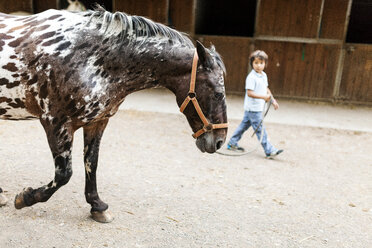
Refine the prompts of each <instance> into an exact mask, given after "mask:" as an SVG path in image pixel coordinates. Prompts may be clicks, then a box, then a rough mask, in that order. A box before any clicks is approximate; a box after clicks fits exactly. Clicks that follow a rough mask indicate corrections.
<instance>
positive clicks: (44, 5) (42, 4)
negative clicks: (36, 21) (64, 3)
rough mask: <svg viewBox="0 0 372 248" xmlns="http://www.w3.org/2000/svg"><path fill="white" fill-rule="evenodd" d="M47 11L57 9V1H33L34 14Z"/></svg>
mask: <svg viewBox="0 0 372 248" xmlns="http://www.w3.org/2000/svg"><path fill="white" fill-rule="evenodd" d="M48 9H58V5H57V0H34V11H35V13H40V12H43V11H45V10H48Z"/></svg>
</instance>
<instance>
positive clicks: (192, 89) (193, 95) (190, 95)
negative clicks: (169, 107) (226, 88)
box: [180, 50, 229, 139]
mask: <svg viewBox="0 0 372 248" xmlns="http://www.w3.org/2000/svg"><path fill="white" fill-rule="evenodd" d="M197 66H198V53H197V51H196V50H195V53H194V58H193V60H192V70H191V80H190V90H189V93H188V95H187V97H186V98H185V100H184V101H183V103H182V104H181V107H180V111H181V113H183V111H184V110H185V108H186V106H187V105H188V104H189V102H190V101H191V102H192V104H193V105H194V107H195V110H196V112H197V113H198V115H199V118H200V119H201V121H202V122H203V124H204V126H203V128H202V129H200V130H199V131H196V132H195V133H194V134H193V135H192V137H194V138H195V139H196V138H198V137H199V136H200V135H202V134H203V133H206V132H211V131H213V129H220V128H227V127H228V125H229V124H228V123H220V124H212V123H210V122H209V121H208V120H207V118H206V117H205V115H204V114H203V111H202V110H201V108H200V106H199V103H198V100H197V99H196V93H195V79H196V69H197Z"/></svg>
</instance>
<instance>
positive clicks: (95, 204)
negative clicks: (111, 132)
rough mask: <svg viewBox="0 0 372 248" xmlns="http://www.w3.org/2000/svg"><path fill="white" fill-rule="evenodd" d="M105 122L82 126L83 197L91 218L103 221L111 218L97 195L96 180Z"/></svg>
mask: <svg viewBox="0 0 372 248" xmlns="http://www.w3.org/2000/svg"><path fill="white" fill-rule="evenodd" d="M107 122H108V119H106V120H102V121H98V122H94V123H91V124H89V125H87V126H84V164H85V199H86V200H87V202H88V203H89V204H90V205H91V206H92V209H91V211H90V212H91V214H92V218H93V219H94V220H95V221H98V222H103V223H108V222H111V221H112V220H113V217H112V214H111V212H110V211H109V210H108V205H107V204H106V203H104V202H103V201H102V200H101V199H100V198H99V196H98V192H97V181H96V171H97V163H98V153H99V145H100V143H101V138H102V135H103V131H104V130H105V128H106V125H107Z"/></svg>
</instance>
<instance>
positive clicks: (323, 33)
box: [319, 0, 349, 40]
mask: <svg viewBox="0 0 372 248" xmlns="http://www.w3.org/2000/svg"><path fill="white" fill-rule="evenodd" d="M348 5H349V2H348V1H345V0H325V2H324V8H323V16H322V21H321V28H320V33H319V37H320V38H327V39H339V40H342V39H343V38H344V31H345V28H346V27H345V21H346V15H347V10H348Z"/></svg>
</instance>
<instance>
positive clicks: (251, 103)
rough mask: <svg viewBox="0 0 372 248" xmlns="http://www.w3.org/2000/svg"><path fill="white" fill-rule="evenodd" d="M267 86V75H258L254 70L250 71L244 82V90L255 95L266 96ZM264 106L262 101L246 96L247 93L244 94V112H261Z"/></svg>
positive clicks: (263, 73)
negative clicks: (251, 91)
mask: <svg viewBox="0 0 372 248" xmlns="http://www.w3.org/2000/svg"><path fill="white" fill-rule="evenodd" d="M268 86H269V83H268V81H267V75H266V73H265V72H262V74H259V73H257V72H256V71H255V70H252V71H251V72H250V73H249V74H248V76H247V78H246V80H245V89H246V90H253V91H254V92H255V93H256V94H259V95H266V94H267V87H268ZM264 106H265V100H264V99H257V98H252V97H249V96H248V95H247V92H246V93H245V98H244V110H245V111H253V112H259V111H263V108H264Z"/></svg>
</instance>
